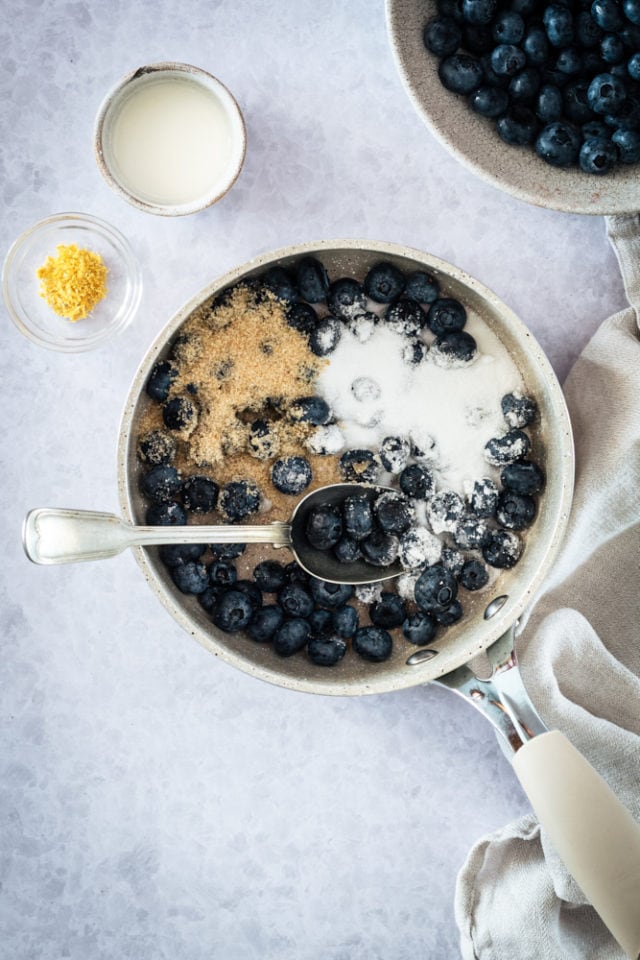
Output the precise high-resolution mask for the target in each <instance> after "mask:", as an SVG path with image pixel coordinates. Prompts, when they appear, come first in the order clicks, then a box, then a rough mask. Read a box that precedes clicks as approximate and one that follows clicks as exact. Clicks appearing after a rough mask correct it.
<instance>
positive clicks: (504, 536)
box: [482, 530, 523, 570]
mask: <svg viewBox="0 0 640 960" xmlns="http://www.w3.org/2000/svg"><path fill="white" fill-rule="evenodd" d="M522 550H523V544H522V541H521V540H520V538H519V537H518V535H517V533H513V532H512V531H511V530H495V531H494V532H493V533H492V534H491V540H490V541H489V543H488V544H487V545H486V546H484V547H483V548H482V556H483V557H484V559H485V560H486V561H487V563H488V564H489V566H491V567H498V568H499V569H502V570H509V569H511V567H513V566H515V565H516V563H517V562H518V560H519V559H520V556H521V554H522Z"/></svg>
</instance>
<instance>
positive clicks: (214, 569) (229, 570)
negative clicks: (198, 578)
mask: <svg viewBox="0 0 640 960" xmlns="http://www.w3.org/2000/svg"><path fill="white" fill-rule="evenodd" d="M237 579H238V572H237V570H236V568H235V567H234V565H233V564H232V563H230V562H229V561H227V560H214V561H213V563H211V564H209V580H210V581H211V584H212V586H219V587H232V586H233V584H234V583H235V582H236V580H237Z"/></svg>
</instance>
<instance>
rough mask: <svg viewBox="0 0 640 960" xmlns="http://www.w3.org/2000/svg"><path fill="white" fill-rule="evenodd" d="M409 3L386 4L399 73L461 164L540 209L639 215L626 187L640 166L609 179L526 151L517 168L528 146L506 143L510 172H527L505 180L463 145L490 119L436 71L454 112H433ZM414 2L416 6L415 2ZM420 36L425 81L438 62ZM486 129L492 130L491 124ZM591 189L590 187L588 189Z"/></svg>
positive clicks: (429, 9)
mask: <svg viewBox="0 0 640 960" xmlns="http://www.w3.org/2000/svg"><path fill="white" fill-rule="evenodd" d="M407 2H408V0H385V15H386V22H387V34H388V37H389V42H390V46H391V50H392V53H393V58H394V61H395V65H396V69H397V71H398V73H399V75H400V78H401V80H402V85H403V87H404V89H405V92H406V93H407V94H408V97H409V100H410V101H411V103H412V104H413V107H414V109H415V110H416V112H417V113H418V114H419V115H420V117H421V118H422V120H423V122H424V123H425V124H426V126H427V127H428V128H429V130H430V132H431V133H432V134H433V136H434V137H435V138H436V140H438V141H439V142H440V143H441V144H442V146H443V147H445V149H446V150H447V151H448V152H449V153H451V154H452V155H453V156H454V157H455V158H456V160H458V161H459V163H461V164H462V165H463V166H464V167H466V168H467V169H468V170H470V171H471V172H472V173H475V174H476V176H478V177H480V178H481V179H482V180H484V181H485V182H486V183H489V184H491V185H492V186H494V187H497V188H498V189H499V190H502V191H503V192H505V193H508V194H511V196H514V197H516V198H517V199H518V200H523V201H524V202H525V203H529V204H533V205H534V206H537V207H543V208H545V209H549V210H557V211H559V212H560V213H576V214H588V215H591V216H603V215H604V216H608V215H619V214H627V213H635V212H636V211H637V209H638V207H639V206H640V190H638V195H637V198H636V199H635V200H634V199H627V196H628V190H626V189H625V187H626V185H627V184H631V183H638V173H637V170H638V165H626V166H625V165H624V164H621V165H619V166H618V168H617V170H615V171H612V172H611V173H609V174H607V175H606V176H604V177H597V176H593V175H590V174H588V173H582V172H581V171H580V170H579V169H578V168H575V167H572V168H570V169H569V170H565V169H561V168H558V167H554V166H551V165H549V164H546V163H544V161H542V160H539V158H538V157H536V156H535V155H534V154H533V152H532V151H531V153H532V156H531V158H529V157H526V158H525V156H524V155H523V154H522V153H521V155H520V160H521V161H524V162H521V163H520V164H518V163H516V160H517V156H518V154H517V150H518V149H520V150H523V149H524V148H515V147H510V146H508V145H507V144H502V146H503V147H504V150H505V151H506V150H510V151H511V154H509V156H512V157H513V160H514V162H513V163H512V164H511V168H516V167H517V168H518V169H519V170H522V171H523V173H524V174H525V175H524V176H520V177H518V176H510V177H505V176H504V175H501V170H500V169H499V168H496V165H495V163H493V162H492V161H491V159H486V156H485V154H484V153H483V152H482V150H480V149H474V148H473V147H472V148H471V149H468V148H466V147H465V146H464V145H462V144H461V142H460V135H459V131H460V129H461V127H462V126H464V125H465V124H466V125H467V126H469V125H475V127H476V129H478V125H479V124H481V123H482V126H483V127H484V126H487V124H485V123H484V122H483V121H485V118H484V117H480V115H479V114H475V113H473V112H472V111H471V110H470V109H469V108H468V107H467V106H466V104H465V103H464V102H463V100H462V99H461V98H459V97H458V96H457V95H456V94H454V93H451V92H450V91H448V90H446V89H445V87H443V86H442V85H441V84H440V83H439V81H438V80H437V72H436V71H435V70H432V73H433V74H434V76H435V80H434V81H433V82H434V85H435V83H436V81H437V83H438V91H439V92H441V93H442V94H446V96H447V97H448V98H450V99H449V101H448V106H449V108H450V109H447V110H446V111H444V112H443V111H439V110H438V109H430V107H429V105H428V104H426V103H425V97H424V95H423V92H422V91H421V90H420V85H419V83H418V81H417V79H416V77H415V64H414V61H413V59H412V57H411V56H410V53H409V51H408V50H407V42H408V39H409V40H411V38H409V34H408V32H407V31H408V29H409V28H408V26H407V16H406V5H407ZM409 2H412V0H409ZM413 2H415V0H413ZM420 9H421V11H422V13H421V19H422V21H423V22H424V23H426V21H427V19H428V18H429V17H430V16H432V15H433V14H435V13H436V9H435V4H434V2H433V0H427V3H426V4H424V6H423V7H421V8H420ZM419 35H420V36H419V44H420V47H421V48H422V50H423V52H424V54H425V70H424V73H423V74H421V77H420V79H421V80H424V79H425V78H426V77H427V76H428V64H429V59H433V60H434V61H435V58H433V57H431V56H430V55H429V54H428V52H427V51H426V50H425V49H424V47H423V44H422V28H421V29H420V31H419ZM414 41H415V38H414ZM411 42H413V41H411ZM416 43H417V42H416ZM452 114H455V115H456V122H453V123H452V122H451V116H452ZM458 114H460V116H459V117H458V116H457V115H458ZM458 121H459V122H458ZM487 123H488V121H487ZM487 129H490V128H489V127H488V126H487ZM491 132H492V133H494V131H493V130H492V131H491ZM494 136H495V142H496V145H500V144H501V141H500V140H499V137H498V135H497V134H494ZM477 142H478V141H477V140H474V141H473V143H474V146H475V144H476V143H477ZM491 156H492V157H493V154H491ZM529 159H531V160H536V161H537V162H539V163H540V164H541V176H540V177H539V180H540V183H541V188H540V189H537V190H536V189H535V180H531V179H529V180H527V178H526V172H527V169H528V167H529ZM634 171H635V173H634ZM572 175H573V176H578V175H580V176H581V177H584V178H585V180H584V183H585V191H584V197H582V196H579V197H577V196H576V191H572V190H570V189H567V188H568V186H569V183H568V180H567V178H568V177H570V176H572ZM612 184H616V185H617V187H618V189H615V188H614V187H612ZM588 185H589V186H590V188H591V189H588Z"/></svg>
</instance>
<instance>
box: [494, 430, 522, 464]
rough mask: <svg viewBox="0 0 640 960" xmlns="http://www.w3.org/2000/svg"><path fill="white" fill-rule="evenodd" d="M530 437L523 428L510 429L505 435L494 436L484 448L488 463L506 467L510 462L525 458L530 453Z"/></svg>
mask: <svg viewBox="0 0 640 960" xmlns="http://www.w3.org/2000/svg"><path fill="white" fill-rule="evenodd" d="M530 447H531V444H530V442H529V437H528V436H527V435H526V433H524V432H523V431H522V430H510V431H509V432H508V433H506V434H505V435H504V436H503V437H493V438H492V439H491V440H489V442H488V443H487V444H485V448H484V456H485V460H486V461H487V463H490V464H491V465H492V466H494V467H505V466H506V465H507V464H508V463H514V462H515V461H516V460H523V459H524V458H525V457H526V456H527V454H528V453H529V449H530Z"/></svg>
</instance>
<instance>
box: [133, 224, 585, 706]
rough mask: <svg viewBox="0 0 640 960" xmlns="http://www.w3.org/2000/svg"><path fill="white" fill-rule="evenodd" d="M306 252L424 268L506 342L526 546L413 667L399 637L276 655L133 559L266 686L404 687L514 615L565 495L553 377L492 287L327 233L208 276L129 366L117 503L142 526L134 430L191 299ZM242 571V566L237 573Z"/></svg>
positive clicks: (567, 457) (214, 647)
mask: <svg viewBox="0 0 640 960" xmlns="http://www.w3.org/2000/svg"><path fill="white" fill-rule="evenodd" d="M310 254H311V255H313V256H316V257H318V259H320V260H321V261H322V262H323V264H324V266H325V267H326V269H327V271H328V273H329V276H330V277H331V278H338V277H353V278H355V279H358V280H360V281H362V280H363V278H364V276H365V274H366V273H367V271H368V270H369V269H370V267H371V266H373V265H374V264H375V263H377V262H379V261H380V260H381V259H385V260H388V261H391V262H392V263H394V264H395V265H396V266H398V267H399V268H400V269H401V270H403V271H405V272H411V271H414V270H418V269H422V270H426V271H427V272H429V273H431V274H432V275H434V276H435V277H436V278H437V280H438V281H439V283H440V286H441V290H442V295H444V296H451V297H454V298H457V299H459V300H461V301H462V302H463V303H464V304H465V306H466V308H467V311H468V312H469V313H470V314H472V315H474V316H475V317H477V318H478V319H479V320H480V321H481V322H483V323H484V324H486V325H487V326H488V327H489V329H490V330H491V331H492V332H493V333H494V334H495V335H496V336H497V337H498V339H499V340H500V341H501V342H502V344H503V345H504V346H505V347H506V349H507V351H508V353H509V355H510V357H511V358H512V360H513V362H514V364H515V365H516V367H517V368H518V370H519V372H520V375H521V377H522V380H523V382H524V384H525V388H526V391H527V393H530V394H531V395H532V396H534V397H535V398H536V401H537V403H538V407H539V411H540V416H539V418H538V420H537V422H536V424H534V425H533V427H532V428H531V429H530V436H531V440H532V457H533V458H534V459H536V460H537V462H539V463H541V464H543V466H544V469H545V473H546V478H547V479H546V486H545V489H544V491H543V493H542V495H541V496H540V498H539V503H538V516H537V518H536V520H535V523H534V525H533V526H532V527H531V528H530V530H529V532H528V533H527V535H526V539H525V542H526V546H525V550H524V553H523V555H522V557H521V559H520V561H519V563H518V564H517V565H516V566H515V567H514V568H513V569H512V570H504V571H501V572H500V573H499V575H498V576H497V578H496V579H495V581H493V583H492V584H491V585H490V586H488V587H487V588H485V589H483V590H480V591H477V592H476V593H469V594H466V593H465V602H464V607H465V616H464V617H463V619H462V620H461V621H459V623H457V624H455V625H453V626H451V627H448V628H447V629H446V630H443V631H439V634H438V636H437V638H436V640H435V641H434V642H433V643H432V644H430V646H429V649H430V650H432V651H433V654H432V655H431V656H430V657H429V659H425V660H424V662H422V663H420V664H419V665H418V666H413V667H410V666H407V665H406V660H407V658H408V657H409V656H410V655H411V654H412V653H415V652H416V650H417V649H418V648H416V647H414V646H413V645H412V644H409V643H406V642H405V641H404V640H403V639H400V641H399V642H396V643H395V644H394V652H393V654H392V657H391V658H390V659H389V660H388V661H386V662H384V663H381V664H373V663H368V662H365V661H363V660H361V658H360V657H358V656H357V655H355V654H352V653H351V651H349V652H348V654H347V656H345V658H344V659H343V660H342V661H341V662H340V663H339V664H338V665H336V666H335V667H332V668H323V667H318V666H315V665H314V664H312V663H311V662H310V661H309V660H308V659H307V658H306V657H305V656H304V655H303V654H297V655H294V656H293V657H289V658H285V659H283V658H280V657H278V656H276V655H275V654H274V652H273V650H272V648H271V646H270V645H269V644H258V643H255V642H253V641H252V640H251V639H250V638H248V637H246V636H244V635H243V634H231V635H229V634H224V633H222V632H221V631H219V630H217V629H216V628H215V627H214V625H213V624H212V622H211V620H210V619H209V617H208V616H207V614H206V613H205V611H204V610H203V609H202V607H201V606H200V604H199V603H198V601H197V599H196V598H195V597H191V596H185V595H184V594H182V593H180V591H179V590H178V589H177V587H176V586H175V585H174V584H173V581H172V580H171V578H170V576H169V573H168V571H167V569H166V568H165V566H164V565H163V563H162V562H161V560H160V558H159V556H158V553H157V550H155V549H147V548H138V549H137V550H136V556H137V560H138V562H139V563H140V565H141V567H142V570H143V572H144V575H145V577H146V578H147V580H148V582H149V583H150V585H151V587H152V589H153V590H154V591H155V593H156V594H157V595H158V597H159V598H160V599H161V601H162V602H163V603H164V604H165V606H166V607H167V609H168V610H169V612H170V613H171V614H172V616H173V617H174V618H175V619H176V620H177V621H178V622H179V623H180V624H181V625H182V626H183V627H184V628H185V629H186V630H187V631H188V632H189V633H191V634H192V635H193V636H194V637H195V638H196V639H197V640H198V641H199V642H200V643H202V644H203V645H204V646H205V647H206V648H207V649H208V650H209V651H211V652H212V653H213V654H215V655H216V656H220V657H221V658H222V659H224V660H225V661H227V662H229V663H230V664H232V665H234V666H236V667H238V668H239V669H241V670H244V671H246V672H248V673H250V674H252V675H254V676H257V677H259V678H260V679H263V680H267V681H269V682H272V683H276V684H279V685H282V686H285V687H289V688H292V689H297V690H303V691H309V692H316V693H325V694H335V695H345V694H364V693H376V692H382V691H385V690H391V689H401V688H404V687H408V686H412V685H415V684H417V683H426V682H428V681H429V680H433V679H435V678H437V677H439V676H442V675H443V674H445V673H447V672H448V671H450V670H452V669H454V668H455V667H457V666H460V665H461V664H462V663H465V662H467V661H468V660H470V659H471V658H472V657H473V656H475V655H477V654H478V653H479V652H480V651H482V650H484V649H485V648H486V647H487V646H488V645H489V644H490V643H491V642H492V641H493V640H494V639H496V638H497V637H498V636H500V634H501V633H503V632H504V631H505V630H506V629H507V628H508V627H509V626H510V625H511V624H512V623H513V622H514V621H515V620H516V619H517V618H518V617H519V616H520V614H521V613H522V612H523V610H524V609H525V607H526V606H527V604H528V603H529V601H530V599H531V597H532V595H533V594H534V593H535V592H536V590H537V589H538V588H539V586H540V584H541V582H542V580H543V579H544V576H545V575H546V573H547V571H548V569H549V567H550V565H551V563H552V560H553V557H554V556H555V553H556V550H557V548H558V546H559V543H560V540H561V537H562V533H563V531H564V527H565V524H566V519H567V516H568V511H569V506H570V501H571V493H572V485H573V447H572V438H571V430H570V424H569V418H568V414H567V410H566V406H565V403H564V398H563V396H562V392H561V390H560V387H559V384H558V382H557V379H556V377H555V375H554V373H553V371H552V369H551V366H550V364H549V362H548V360H547V359H546V357H545V355H544V353H543V352H542V350H541V348H540V347H539V345H538V344H537V342H536V341H535V339H534V338H533V337H532V335H531V334H530V332H529V331H528V330H527V329H526V327H525V326H524V325H523V324H522V323H521V321H519V320H518V318H517V317H516V316H515V314H514V313H513V312H512V311H511V310H509V308H508V307H506V306H505V305H504V304H503V303H502V302H501V301H500V300H499V299H498V298H497V297H496V296H495V295H494V294H493V293H492V292H491V291H490V290H488V289H487V288H486V287H484V286H483V285H481V284H480V283H478V282H477V281H476V280H474V279H473V278H471V277H469V276H468V275H466V274H465V273H463V272H462V271H460V270H458V269H457V268H456V267H454V266H452V265H450V264H447V263H445V262H443V261H441V260H439V259H437V258H435V257H431V256H429V255H427V254H424V253H421V252H419V251H416V250H411V249H407V248H405V247H401V246H398V245H395V244H387V243H373V242H371V241H323V242H319V243H315V244H303V245H299V246H296V247H290V248H287V249H285V250H280V251H276V252H275V253H273V254H270V255H265V256H263V257H260V258H257V259H256V260H254V261H251V262H250V263H248V264H245V265H244V266H243V267H239V268H238V269H236V270H233V271H231V272H230V273H228V274H226V275H225V276H223V277H222V278H220V279H219V280H216V281H214V282H213V283H211V284H210V285H209V286H207V287H206V288H205V289H204V290H202V291H201V292H200V293H199V294H197V295H196V296H195V297H194V298H193V299H192V300H191V301H190V302H189V303H187V304H186V305H185V306H184V307H183V308H182V309H181V310H180V311H179V312H178V314H176V316H175V317H174V318H173V319H172V320H171V321H170V322H169V323H168V324H167V326H166V327H165V329H164V330H163V331H162V332H161V333H160V335H159V336H158V337H157V339H156V340H155V342H154V343H153V344H152V346H151V348H150V349H149V351H148V353H147V355H146V356H145V358H144V360H143V361H142V363H141V365H140V368H139V370H138V372H137V374H136V377H135V379H134V382H133V384H132V387H131V390H130V393H129V397H128V400H127V403H126V406H125V411H124V414H123V419H122V424H121V430H120V443H119V458H118V459H119V463H118V476H119V488H120V498H121V505H122V509H123V512H124V514H125V516H126V517H127V518H128V519H129V520H130V521H131V522H134V523H141V522H143V518H144V505H143V502H142V498H141V495H140V493H139V479H140V474H141V466H140V463H139V461H138V459H137V457H136V435H137V425H138V423H139V420H140V417H141V415H142V412H143V410H144V409H145V405H146V404H147V402H148V400H147V397H146V393H145V390H144V386H145V383H146V380H147V378H148V375H149V372H150V370H151V368H152V366H153V364H154V363H155V362H156V361H157V360H158V359H162V358H164V357H165V356H166V355H167V354H168V352H169V350H170V347H171V344H172V342H173V340H174V339H175V336H176V334H177V332H178V331H179V329H180V327H181V325H182V324H183V323H184V321H185V320H186V319H187V318H188V317H189V316H190V314H191V313H192V312H193V310H194V309H196V307H197V306H199V305H200V304H202V303H203V302H204V301H206V300H207V299H209V298H210V297H211V296H212V295H214V294H215V293H217V292H219V291H220V290H223V289H224V288H226V287H227V286H229V285H230V284H232V283H236V282H237V281H238V280H239V279H242V278H250V277H255V276H258V275H259V274H261V273H262V272H263V271H264V270H265V269H266V268H267V267H269V266H272V265H276V264H278V265H282V266H284V267H287V266H290V265H292V264H293V263H294V262H295V261H296V260H297V259H299V258H300V257H301V256H304V255H310ZM261 549H262V550H263V551H264V548H261ZM247 554H249V550H248V551H247ZM263 555H264V554H263ZM274 558H275V559H278V560H281V561H282V562H285V563H286V562H288V561H289V560H290V559H291V556H290V554H289V551H288V550H287V548H281V549H280V551H279V552H278V553H274ZM253 562H254V563H255V562H256V560H255V559H254V560H253ZM239 575H240V576H247V575H248V574H247V573H245V572H242V571H241V570H240V571H239ZM497 597H506V598H507V599H506V601H504V602H503V603H502V604H501V605H498V604H494V606H496V607H497V608H498V609H497V612H495V614H494V615H493V616H490V617H488V618H486V617H485V611H486V610H487V607H489V606H490V604H492V601H494V600H495V599H496V598H497Z"/></svg>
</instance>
